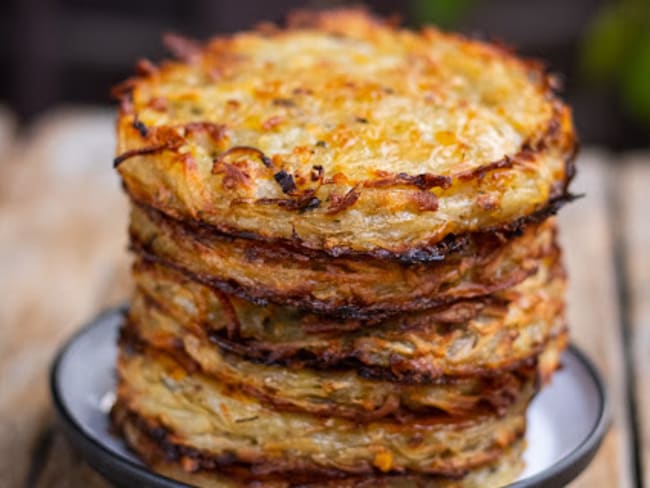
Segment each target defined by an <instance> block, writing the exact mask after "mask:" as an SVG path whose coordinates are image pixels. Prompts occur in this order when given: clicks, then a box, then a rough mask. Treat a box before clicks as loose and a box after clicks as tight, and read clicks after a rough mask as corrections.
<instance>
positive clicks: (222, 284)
mask: <svg viewBox="0 0 650 488" xmlns="http://www.w3.org/2000/svg"><path fill="white" fill-rule="evenodd" d="M144 211H145V212H146V211H147V210H146V209H145V210H144ZM149 215H150V217H151V218H152V219H153V221H154V222H157V223H158V225H165V219H168V217H163V216H162V215H161V214H160V213H159V212H157V211H153V212H152V213H150V214H149ZM171 222H174V220H173V219H171ZM170 232H172V233H177V234H182V235H183V236H185V237H187V238H188V239H198V240H201V239H203V238H204V237H202V236H201V235H200V234H199V235H198V236H197V235H196V234H193V233H192V231H191V230H189V229H187V227H185V226H183V225H182V224H180V223H179V224H178V227H177V228H176V229H171V230H170ZM131 237H132V242H131V246H132V249H133V250H134V251H136V252H137V253H139V254H141V255H142V256H144V257H148V258H149V259H150V260H155V261H156V262H160V263H162V264H166V265H167V266H168V267H171V268H172V269H176V270H178V271H180V272H182V273H184V274H186V275H187V276H190V277H191V278H193V279H195V280H196V281H199V282H202V283H205V284H207V285H209V286H212V287H215V288H217V289H219V290H221V291H224V292H226V293H231V294H234V295H237V296H239V297H241V298H244V299H246V300H249V301H252V302H254V303H258V304H266V303H268V301H271V302H273V303H277V304H281V305H290V306H295V307H297V308H299V309H301V310H308V311H313V312H316V313H326V314H330V315H332V316H336V317H341V318H351V319H352V318H358V319H363V318H367V319H371V318H375V319H381V318H386V317H388V316H390V315H393V314H396V313H401V312H406V311H416V310H423V309H426V308H433V307H436V306H439V305H443V304H445V303H451V302H454V301H456V300H457V299H458V298H459V297H452V296H444V297H442V298H441V297H437V298H431V297H418V298H412V299H411V300H409V301H408V303H405V302H404V303H402V302H400V303H398V304H393V303H385V302H374V303H365V302H364V303H360V302H356V303H350V302H347V303H341V302H340V301H338V302H337V301H333V300H327V301H325V300H320V299H316V298H314V297H313V296H311V295H308V294H305V293H298V292H295V293H277V292H275V291H273V290H268V289H265V288H262V287H251V286H242V285H240V284H238V283H237V282H235V281H234V280H224V279H221V278H218V277H214V276H210V275H206V274H203V273H196V272H192V271H191V270H188V269H186V268H185V267H184V266H182V265H178V264H176V263H173V262H170V260H169V259H166V258H161V257H159V256H156V253H155V252H153V251H152V250H151V248H150V245H149V243H144V242H138V240H137V238H136V237H135V236H134V235H133V234H132V236H131ZM488 237H489V241H488V240H485V241H483V243H482V246H483V247H484V252H482V253H480V254H481V255H483V254H485V252H488V253H489V252H490V251H491V250H493V249H494V248H495V247H494V246H501V245H503V242H501V241H500V239H499V236H498V235H497V236H495V235H492V234H488ZM260 251H261V252H266V253H267V255H268V256H267V257H268V258H269V259H275V257H276V256H277V257H282V258H287V259H291V258H293V259H301V260H304V259H305V256H304V255H302V254H297V253H295V252H293V253H292V252H291V251H290V250H287V249H286V248H285V249H281V250H280V253H279V254H278V253H277V252H275V250H274V249H264V248H262V249H260ZM268 253H273V254H268ZM434 265H435V263H434ZM533 272H534V270H532V269H531V270H528V271H525V270H520V272H517V273H513V274H512V275H511V276H509V277H508V279H507V280H505V279H504V280H502V281H499V282H495V283H489V284H485V285H484V290H483V291H482V292H481V294H488V293H492V292H493V291H496V290H499V289H503V288H504V287H507V286H512V285H514V284H516V283H519V282H520V281H522V280H523V279H525V277H526V276H529V275H530V274H531V273H533Z"/></svg>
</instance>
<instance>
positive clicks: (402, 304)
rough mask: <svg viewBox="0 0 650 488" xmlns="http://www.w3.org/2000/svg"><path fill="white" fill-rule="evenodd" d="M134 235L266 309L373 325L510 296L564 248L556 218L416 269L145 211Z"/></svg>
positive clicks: (171, 261) (136, 244)
mask: <svg viewBox="0 0 650 488" xmlns="http://www.w3.org/2000/svg"><path fill="white" fill-rule="evenodd" d="M129 231H130V235H131V243H132V247H133V249H134V250H135V251H136V252H137V253H138V254H140V255H142V256H144V257H146V258H148V259H149V260H154V261H159V262H162V263H165V264H167V265H168V266H171V267H174V268H176V269H179V270H182V271H183V272H185V273H186V274H188V275H190V276H192V278H193V279H195V280H197V281H200V282H203V283H206V284H208V285H210V286H212V287H214V288H217V289H219V290H221V291H223V292H226V293H229V294H235V295H237V296H240V297H242V298H245V299H247V300H250V301H255V302H257V303H258V304H259V303H261V304H264V303H267V302H271V303H277V304H284V305H289V306H294V307H298V308H301V309H308V310H312V311H316V312H323V313H329V314H331V315H336V316H348V317H355V318H373V319H378V318H380V317H381V316H382V315H383V316H386V315H389V314H395V313H398V312H405V311H414V310H424V309H427V308H432V307H435V306H437V305H440V304H442V303H448V302H451V301H454V300H458V299H463V298H470V297H476V296H482V295H487V294H488V293H492V292H495V291H498V290H503V289H505V288H508V287H510V286H513V285H516V284H517V283H520V282H521V281H523V280H524V279H525V278H526V277H528V276H530V275H531V274H533V273H534V272H535V271H536V270H537V267H538V265H539V261H540V259H542V258H544V257H545V256H548V255H549V254H551V253H553V252H555V249H556V247H555V244H554V238H555V221H554V219H548V220H546V221H544V222H542V223H539V224H536V225H531V226H528V227H527V228H526V229H525V230H524V231H523V233H522V235H520V236H518V237H511V238H510V239H504V237H503V236H502V235H501V234H498V233H490V234H481V235H480V236H475V238H472V239H470V240H469V242H468V244H467V245H466V246H465V247H464V248H463V249H462V250H461V251H459V252H456V253H452V254H450V255H449V256H447V257H446V259H444V260H443V261H439V262H429V263H421V264H414V265H408V264H402V263H400V262H399V261H396V260H386V259H378V258H373V257H370V256H366V257H364V258H360V257H358V256H355V257H347V256H340V257H338V258H333V257H331V256H326V255H321V254H314V255H308V254H302V253H298V252H296V251H295V250H293V249H291V248H286V247H282V246H278V245H265V244H263V243H260V242H258V241H254V240H250V239H243V238H234V237H227V236H224V235H220V234H215V233H213V232H211V231H206V230H205V229H203V228H201V227H198V228H197V227H194V226H191V225H188V224H187V223H182V222H179V221H176V220H174V219H171V218H168V217H165V216H163V214H161V213H160V212H157V211H155V210H153V209H151V208H144V207H140V206H137V205H134V206H133V209H132V212H131V225H130V228H129Z"/></svg>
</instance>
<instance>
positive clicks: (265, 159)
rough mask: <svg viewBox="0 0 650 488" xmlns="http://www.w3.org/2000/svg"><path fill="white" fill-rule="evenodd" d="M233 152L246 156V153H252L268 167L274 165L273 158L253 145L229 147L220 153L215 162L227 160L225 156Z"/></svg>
mask: <svg viewBox="0 0 650 488" xmlns="http://www.w3.org/2000/svg"><path fill="white" fill-rule="evenodd" d="M233 154H234V155H237V154H239V155H242V156H246V155H249V156H250V155H252V156H254V157H256V158H257V159H258V160H259V161H261V162H262V164H263V165H264V166H266V167H267V168H272V167H273V161H271V158H269V157H268V156H267V155H266V154H264V153H263V152H262V151H260V150H259V149H257V148H256V147H252V146H234V147H231V148H230V149H228V150H226V151H224V152H223V153H221V154H220V155H219V157H218V158H217V159H216V160H215V163H216V162H225V161H224V160H225V158H226V157H228V156H230V155H233Z"/></svg>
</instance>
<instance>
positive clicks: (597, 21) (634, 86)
mask: <svg viewBox="0 0 650 488" xmlns="http://www.w3.org/2000/svg"><path fill="white" fill-rule="evenodd" d="M580 61H581V72H582V75H583V81H584V82H585V83H586V84H590V85H592V86H597V87H601V88H613V89H614V90H615V92H616V93H617V94H618V96H619V97H620V99H621V101H622V103H623V104H624V107H625V109H626V110H627V111H628V112H629V114H630V115H632V116H633V117H635V118H637V119H638V120H639V121H641V122H644V123H645V124H648V125H650V1H648V0H619V1H615V2H611V3H609V4H607V5H605V6H604V7H602V9H601V10H600V11H599V12H598V13H597V14H596V16H595V17H594V18H593V20H592V21H591V23H590V25H589V27H588V29H587V32H586V33H585V35H584V37H583V39H582V43H581V48H580Z"/></svg>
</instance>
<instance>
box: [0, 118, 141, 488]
mask: <svg viewBox="0 0 650 488" xmlns="http://www.w3.org/2000/svg"><path fill="white" fill-rule="evenodd" d="M112 133H113V122H112V116H111V115H110V114H108V113H100V114H97V113H96V112H94V111H93V112H90V113H86V112H79V111H65V112H59V113H56V114H52V115H50V116H49V117H47V118H46V119H44V120H42V121H41V122H40V123H39V124H38V125H37V126H36V127H34V128H33V130H32V131H31V135H28V136H27V138H26V139H24V140H22V141H21V143H20V144H18V145H17V146H15V147H14V148H13V149H12V150H11V151H10V152H11V157H10V158H9V160H5V161H4V162H3V164H1V165H0V269H2V274H3V279H2V280H0V296H2V297H3V300H2V306H1V307H0V324H2V327H0V377H1V378H2V381H0V480H1V482H0V485H1V486H3V487H5V486H6V487H14V486H24V485H25V482H26V480H28V478H29V476H30V470H31V472H32V477H31V480H30V481H35V480H36V479H37V476H36V474H37V471H39V463H40V464H42V463H43V459H40V458H41V457H42V455H43V454H45V453H46V452H47V451H48V449H47V447H48V446H49V447H51V442H50V441H51V439H52V438H51V437H48V435H49V434H48V432H50V429H51V425H52V414H51V407H50V399H49V392H48V389H47V371H48V367H49V364H50V361H51V359H52V357H53V355H54V352H55V350H56V349H57V348H58V346H59V345H60V344H61V343H62V341H64V340H65V339H66V338H67V337H68V336H69V335H70V334H71V333H72V332H73V331H74V329H75V328H76V327H78V326H79V325H80V324H82V323H83V321H84V320H87V319H88V318H90V317H91V316H92V315H93V314H95V313H96V312H97V311H98V310H99V309H100V308H101V307H103V306H104V305H105V304H106V303H107V302H115V301H121V300H122V299H123V297H125V296H126V295H127V293H128V291H127V287H126V285H124V284H122V283H127V280H126V278H125V277H126V275H127V272H126V271H127V268H128V265H127V257H126V253H125V248H126V218H127V209H126V204H125V200H124V198H123V197H122V195H121V191H120V189H119V184H118V180H117V178H116V177H115V175H114V174H113V171H112V168H111V159H112V153H113V141H111V139H110V134H112ZM57 463H62V464H65V461H64V459H63V458H61V457H57ZM41 467H42V466H41ZM70 476H71V477H70V478H69V481H70V480H73V481H71V482H69V483H68V484H60V485H56V486H79V485H77V484H76V483H75V482H74V480H75V479H77V473H70ZM30 484H33V483H30ZM50 486H55V485H50Z"/></svg>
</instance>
